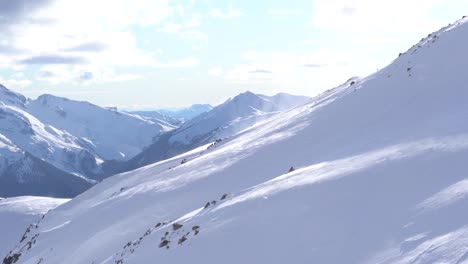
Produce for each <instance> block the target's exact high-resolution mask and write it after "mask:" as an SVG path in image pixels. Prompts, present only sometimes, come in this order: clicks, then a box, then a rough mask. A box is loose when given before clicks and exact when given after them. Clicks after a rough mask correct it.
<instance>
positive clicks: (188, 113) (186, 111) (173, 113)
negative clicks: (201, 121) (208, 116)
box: [158, 104, 213, 122]
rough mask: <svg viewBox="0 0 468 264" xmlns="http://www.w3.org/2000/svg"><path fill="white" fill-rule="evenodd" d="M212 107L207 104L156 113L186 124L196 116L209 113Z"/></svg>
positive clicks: (162, 110) (159, 110)
mask: <svg viewBox="0 0 468 264" xmlns="http://www.w3.org/2000/svg"><path fill="white" fill-rule="evenodd" d="M211 109H213V106H211V105H209V104H194V105H191V106H189V107H186V108H180V109H158V112H159V113H161V114H163V115H166V116H169V117H171V118H174V119H177V120H180V121H182V122H186V121H188V120H190V119H192V118H194V117H196V116H199V115H201V114H203V113H206V112H209V111H210V110H211Z"/></svg>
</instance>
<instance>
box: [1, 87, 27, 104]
mask: <svg viewBox="0 0 468 264" xmlns="http://www.w3.org/2000/svg"><path fill="white" fill-rule="evenodd" d="M0 101H1V102H5V103H6V104H13V105H16V106H24V104H25V103H26V97H24V96H23V95H21V94H18V93H15V92H13V91H10V90H8V89H7V88H6V87H5V86H3V85H1V84H0Z"/></svg>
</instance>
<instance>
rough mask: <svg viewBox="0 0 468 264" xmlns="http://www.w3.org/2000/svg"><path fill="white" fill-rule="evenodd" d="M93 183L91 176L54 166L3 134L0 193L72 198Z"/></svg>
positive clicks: (0, 159)
mask: <svg viewBox="0 0 468 264" xmlns="http://www.w3.org/2000/svg"><path fill="white" fill-rule="evenodd" d="M93 184H94V183H93V182H92V181H90V180H88V179H85V178H83V177H79V176H76V175H72V174H69V173H67V172H64V171H62V170H59V169H57V168H55V167H54V166H52V165H50V164H49V163H47V162H45V161H43V160H41V159H39V158H37V157H35V156H33V155H31V154H30V153H28V152H26V151H24V150H22V149H21V148H19V147H18V146H16V145H15V144H13V142H11V141H10V140H9V139H8V138H6V137H5V136H4V135H2V134H0V196H6V197H10V196H18V195H26V194H34V195H44V196H45V195H47V196H52V197H73V196H76V195H77V194H79V193H81V192H83V191H85V190H86V189H88V188H90V187H91V186H92V185H93Z"/></svg>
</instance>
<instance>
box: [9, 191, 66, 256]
mask: <svg viewBox="0 0 468 264" xmlns="http://www.w3.org/2000/svg"><path fill="white" fill-rule="evenodd" d="M67 201H68V199H56V198H48V197H34V196H22V197H15V198H7V199H3V198H0V234H1V239H0V256H2V257H3V256H5V255H6V254H7V253H8V252H9V251H10V250H12V249H13V248H14V246H15V244H16V243H17V242H18V241H19V239H20V238H21V236H22V235H23V233H24V232H25V230H26V228H27V227H28V226H29V224H31V223H33V222H34V221H38V220H39V219H40V218H41V216H42V215H43V214H45V213H47V212H48V211H49V210H51V209H53V208H55V207H57V206H58V205H60V204H63V203H65V202H67Z"/></svg>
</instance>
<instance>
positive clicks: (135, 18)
mask: <svg viewBox="0 0 468 264" xmlns="http://www.w3.org/2000/svg"><path fill="white" fill-rule="evenodd" d="M43 2H44V6H43V7H42V8H37V9H35V10H31V12H30V13H28V18H27V19H28V21H41V22H40V23H39V22H38V23H36V22H33V23H19V22H18V23H12V24H11V25H8V27H9V30H7V31H4V39H3V40H2V45H6V44H8V45H9V46H10V47H13V48H14V50H15V51H19V52H15V54H2V53H0V68H6V67H8V68H12V67H13V68H25V67H27V64H31V63H34V64H38V65H44V67H42V68H41V71H40V72H38V73H37V74H36V75H35V76H36V77H37V79H38V80H41V81H47V82H48V83H53V84H58V83H65V82H67V81H73V82H75V81H77V80H78V79H79V78H78V77H77V76H80V72H83V71H84V72H89V74H88V75H87V79H89V80H87V81H91V80H92V81H95V80H96V81H97V80H99V81H101V82H104V81H114V80H132V79H135V78H137V76H135V75H134V74H118V75H117V74H112V72H113V71H114V70H113V69H114V68H115V67H120V68H121V69H122V68H129V67H132V66H148V67H166V66H167V67H177V65H180V66H181V67H186V64H188V63H187V62H184V63H181V62H180V61H176V62H172V63H171V62H167V63H163V62H160V61H159V60H158V59H157V58H156V57H155V54H153V53H150V52H148V51H145V50H143V49H141V48H139V45H138V43H137V39H136V36H135V34H134V33H133V32H131V29H130V27H132V26H156V25H160V24H161V23H162V22H163V21H165V20H167V19H168V18H169V17H171V16H172V15H173V14H174V12H176V11H175V8H174V6H173V5H172V3H171V1H170V0H134V1H126V0H100V1H94V0H82V1H70V0H55V1H47V3H46V2H45V1H43ZM46 4H47V5H46ZM32 11H34V12H32ZM24 19H26V18H24ZM195 20H196V18H195ZM195 20H194V21H191V22H190V26H195V24H196V21H195ZM44 23H46V24H44ZM48 64H58V65H48ZM67 64H68V65H67ZM192 64H193V62H192ZM173 65H175V66H173ZM91 76H92V77H93V78H91ZM85 79H86V78H85Z"/></svg>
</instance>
